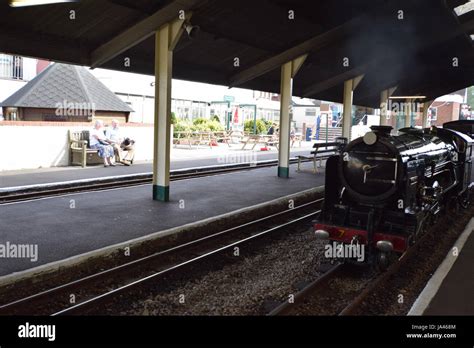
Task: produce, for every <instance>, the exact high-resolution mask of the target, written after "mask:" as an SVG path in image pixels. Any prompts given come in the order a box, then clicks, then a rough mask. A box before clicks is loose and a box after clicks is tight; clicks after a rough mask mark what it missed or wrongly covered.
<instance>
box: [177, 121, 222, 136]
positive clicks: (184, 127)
mask: <svg viewBox="0 0 474 348" xmlns="http://www.w3.org/2000/svg"><path fill="white" fill-rule="evenodd" d="M222 130H224V127H223V126H222V125H221V123H220V122H219V121H216V120H207V119H205V118H197V119H195V120H194V122H192V123H191V122H189V121H187V120H180V119H177V121H176V123H175V125H174V132H189V131H193V132H218V131H222ZM176 136H177V135H176V134H175V137H176Z"/></svg>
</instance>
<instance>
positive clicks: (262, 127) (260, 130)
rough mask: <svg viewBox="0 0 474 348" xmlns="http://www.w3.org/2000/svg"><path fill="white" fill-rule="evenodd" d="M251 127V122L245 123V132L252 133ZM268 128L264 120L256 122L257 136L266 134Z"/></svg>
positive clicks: (252, 123)
mask: <svg viewBox="0 0 474 348" xmlns="http://www.w3.org/2000/svg"><path fill="white" fill-rule="evenodd" d="M270 124H271V123H270ZM253 125H254V121H253V120H247V121H245V123H244V130H245V131H246V132H250V133H253ZM268 128H270V126H267V122H266V121H265V120H264V119H260V120H257V134H266V133H267V130H268Z"/></svg>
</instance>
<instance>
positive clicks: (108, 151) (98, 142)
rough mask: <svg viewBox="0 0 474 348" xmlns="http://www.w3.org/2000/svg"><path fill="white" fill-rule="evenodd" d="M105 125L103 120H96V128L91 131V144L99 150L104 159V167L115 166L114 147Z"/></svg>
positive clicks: (92, 147)
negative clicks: (104, 128) (107, 136)
mask: <svg viewBox="0 0 474 348" xmlns="http://www.w3.org/2000/svg"><path fill="white" fill-rule="evenodd" d="M103 127H104V123H103V122H102V121H101V120H96V121H95V124H94V128H92V130H91V131H90V133H89V146H90V148H91V149H97V150H98V153H99V157H101V158H103V159H104V167H108V166H109V165H110V166H113V167H115V158H114V148H113V147H112V146H111V145H110V144H109V142H108V141H107V138H106V137H105V134H104V131H103Z"/></svg>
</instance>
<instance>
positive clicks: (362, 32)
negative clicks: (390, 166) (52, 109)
mask: <svg viewBox="0 0 474 348" xmlns="http://www.w3.org/2000/svg"><path fill="white" fill-rule="evenodd" d="M464 3H466V0H417V1H412V0H358V1H353V0H318V1H307V0H226V1H222V0H175V1H173V0H81V1H79V2H77V3H68V4H56V5H44V6H32V7H25V8H10V7H9V6H8V1H6V0H0V52H5V53H11V54H17V55H24V56H33V57H40V58H46V59H50V60H54V61H60V62H68V63H73V64H79V65H85V66H94V67H99V66H100V67H104V68H109V69H114V70H122V71H130V72H136V73H144V74H150V75H152V74H153V73H154V67H153V64H154V59H153V57H154V40H153V32H154V30H156V29H157V28H159V27H160V26H161V25H163V24H164V23H167V22H169V21H171V20H173V19H175V18H176V16H177V13H178V11H179V10H185V11H192V13H193V14H192V18H191V23H192V25H197V26H199V27H200V30H199V33H198V35H197V36H196V37H195V38H193V39H190V38H189V37H188V36H187V35H186V34H184V35H183V36H182V38H181V40H180V41H179V43H178V45H177V47H176V49H175V53H174V63H173V77H174V78H178V79H184V80H191V81H199V82H206V83H212V84H220V85H226V86H239V87H243V88H251V89H256V90H262V91H268V92H274V93H279V92H280V91H279V89H280V71H279V66H281V64H282V63H284V62H286V61H289V60H291V59H294V58H297V57H298V56H300V55H301V54H304V53H309V55H308V57H307V59H306V61H305V63H304V64H303V66H302V68H301V69H300V71H299V72H298V74H297V75H296V77H295V79H294V95H295V96H300V97H310V98H316V99H322V100H329V101H335V102H341V101H342V94H343V93H342V91H343V82H344V80H347V79H349V78H353V77H355V76H358V75H360V74H365V77H364V79H363V80H362V81H361V82H360V84H359V86H358V87H357V89H356V91H355V93H354V103H355V104H358V105H363V106H373V107H377V106H378V104H379V96H380V91H381V90H382V89H386V88H389V87H394V86H398V88H397V89H396V90H395V93H394V94H395V95H414V94H416V95H425V96H427V98H428V99H432V98H435V97H437V96H440V95H443V94H446V93H449V92H451V91H455V90H459V89H461V88H464V87H467V86H470V85H472V84H474V65H473V64H472V63H473V62H474V46H473V41H472V39H471V37H470V34H473V33H474V11H470V12H467V13H465V14H462V12H463V11H467V10H468V9H469V5H466V6H465V8H464V9H462V11H459V8H458V9H457V12H458V13H456V12H455V11H454V8H457V7H458V6H460V5H463V4H464ZM466 8H467V10H466ZM71 10H74V11H75V12H74V13H73V16H75V19H71V12H70V11H71ZM289 11H294V12H293V13H294V19H290V18H289ZM458 14H461V15H458ZM125 58H129V59H130V66H127V64H124V63H125ZM235 58H238V59H239V63H240V65H239V66H237V67H236V66H235V64H234V63H235ZM344 62H346V63H348V65H347V64H346V65H344V64H343V63H344Z"/></svg>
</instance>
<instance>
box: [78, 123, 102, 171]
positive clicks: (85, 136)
mask: <svg viewBox="0 0 474 348" xmlns="http://www.w3.org/2000/svg"><path fill="white" fill-rule="evenodd" d="M69 151H70V153H69V162H70V165H80V166H82V167H83V168H84V167H86V165H87V163H89V164H99V163H103V162H104V161H103V160H102V158H100V157H99V155H98V151H97V150H94V149H91V148H89V131H88V130H83V131H71V130H69Z"/></svg>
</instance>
